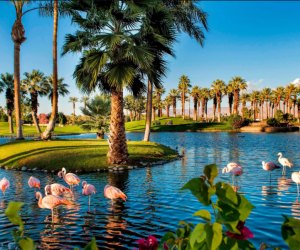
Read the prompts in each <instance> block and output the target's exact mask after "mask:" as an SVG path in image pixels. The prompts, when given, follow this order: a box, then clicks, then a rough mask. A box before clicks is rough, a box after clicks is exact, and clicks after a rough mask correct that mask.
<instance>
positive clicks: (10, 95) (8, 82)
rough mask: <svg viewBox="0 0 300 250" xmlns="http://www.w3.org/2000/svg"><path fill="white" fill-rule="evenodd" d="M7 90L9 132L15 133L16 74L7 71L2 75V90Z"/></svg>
mask: <svg viewBox="0 0 300 250" xmlns="http://www.w3.org/2000/svg"><path fill="white" fill-rule="evenodd" d="M2 91H5V98H6V112H7V116H8V126H9V132H10V133H11V134H13V133H14V126H13V119H12V114H13V111H14V76H13V75H12V74H9V73H6V74H1V77H0V92H2Z"/></svg>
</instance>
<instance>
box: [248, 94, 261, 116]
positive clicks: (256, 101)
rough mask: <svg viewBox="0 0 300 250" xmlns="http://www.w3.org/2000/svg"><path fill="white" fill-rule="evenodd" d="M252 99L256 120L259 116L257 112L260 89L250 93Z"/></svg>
mask: <svg viewBox="0 0 300 250" xmlns="http://www.w3.org/2000/svg"><path fill="white" fill-rule="evenodd" d="M250 101H251V109H252V111H253V120H254V121H255V120H256V118H257V112H258V107H257V104H258V101H259V91H256V90H254V91H252V93H250Z"/></svg>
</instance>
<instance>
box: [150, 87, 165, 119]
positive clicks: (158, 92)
mask: <svg viewBox="0 0 300 250" xmlns="http://www.w3.org/2000/svg"><path fill="white" fill-rule="evenodd" d="M165 92H166V90H165V89H164V88H163V87H161V88H155V90H154V93H153V98H154V99H155V103H156V104H157V106H158V107H159V108H158V114H157V116H158V117H161V116H162V108H161V106H162V105H161V96H162V95H163V94H164V93H165Z"/></svg>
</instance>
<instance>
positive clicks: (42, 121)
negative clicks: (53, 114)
mask: <svg viewBox="0 0 300 250" xmlns="http://www.w3.org/2000/svg"><path fill="white" fill-rule="evenodd" d="M38 119H39V123H40V124H48V122H49V117H48V115H47V114H44V113H41V114H39V116H38Z"/></svg>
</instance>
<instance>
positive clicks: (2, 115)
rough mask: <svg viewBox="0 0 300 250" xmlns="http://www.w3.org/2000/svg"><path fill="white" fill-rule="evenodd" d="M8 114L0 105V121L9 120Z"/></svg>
mask: <svg viewBox="0 0 300 250" xmlns="http://www.w3.org/2000/svg"><path fill="white" fill-rule="evenodd" d="M7 121H8V116H7V115H6V114H5V112H4V109H3V108H2V107H0V122H7Z"/></svg>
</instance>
